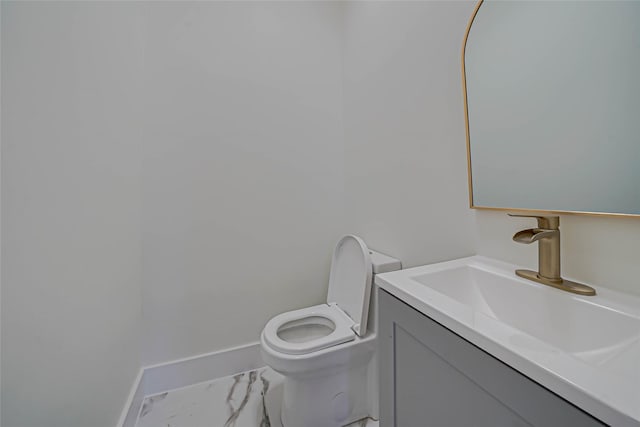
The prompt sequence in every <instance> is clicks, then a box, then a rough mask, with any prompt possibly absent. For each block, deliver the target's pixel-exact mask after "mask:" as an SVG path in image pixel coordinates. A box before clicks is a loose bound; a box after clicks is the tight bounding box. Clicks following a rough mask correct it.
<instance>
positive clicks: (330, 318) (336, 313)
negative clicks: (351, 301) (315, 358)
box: [263, 304, 356, 354]
mask: <svg viewBox="0 0 640 427" xmlns="http://www.w3.org/2000/svg"><path fill="white" fill-rule="evenodd" d="M318 318H320V319H318ZM292 324H293V325H292ZM316 324H321V325H323V326H329V325H331V326H332V327H333V330H331V331H330V332H329V333H328V334H327V335H324V336H320V337H318V338H315V339H310V340H307V341H304V342H295V341H288V340H285V339H283V338H281V337H280V335H279V333H281V332H282V331H283V327H285V328H284V329H285V330H286V329H287V328H286V326H287V325H292V326H290V327H291V328H299V327H302V328H304V327H305V326H313V325H316ZM353 325H354V322H353V320H351V319H350V318H349V317H348V316H347V315H346V314H345V313H344V312H343V311H342V310H341V309H340V308H339V307H338V306H337V305H335V304H332V305H328V304H320V305H316V306H313V307H307V308H303V309H300V310H294V311H289V312H286V313H282V314H279V315H277V316H275V317H274V318H272V319H271V320H269V322H267V324H266V326H265V327H264V331H263V334H264V335H263V336H264V341H265V343H266V344H267V345H268V346H269V347H270V348H272V349H273V350H276V351H279V352H281V353H285V354H307V353H312V352H314V351H318V350H322V349H323V348H327V347H333V346H335V345H338V344H342V343H345V342H349V341H353V340H354V339H355V337H356V334H355V332H354V331H353V330H352V327H353Z"/></svg>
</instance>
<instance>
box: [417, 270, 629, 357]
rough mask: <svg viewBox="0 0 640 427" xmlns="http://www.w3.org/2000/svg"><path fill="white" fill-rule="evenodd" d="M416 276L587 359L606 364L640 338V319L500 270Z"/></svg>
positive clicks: (467, 304) (473, 305)
mask: <svg viewBox="0 0 640 427" xmlns="http://www.w3.org/2000/svg"><path fill="white" fill-rule="evenodd" d="M411 279H413V280H415V281H416V282H418V283H420V284H422V285H424V286H428V287H429V288H431V289H433V290H435V291H436V292H439V293H441V294H444V295H446V296H448V297H449V298H452V299H454V300H455V301H457V302H459V303H461V304H464V305H466V306H468V307H470V308H471V309H472V310H474V311H476V312H479V313H482V314H485V315H487V316H490V317H493V318H494V319H496V320H499V321H501V322H504V323H505V324H507V325H509V326H511V327H513V328H515V329H517V330H519V331H522V332H525V333H527V334H529V335H531V336H533V337H535V338H537V339H539V340H541V341H544V342H546V343H548V344H550V345H552V346H554V347H557V348H558V349H560V350H563V351H565V352H567V353H571V354H572V355H574V356H576V357H579V358H581V359H583V360H585V361H587V362H591V363H597V364H603V363H606V362H607V361H609V360H611V359H612V358H614V357H615V356H616V355H618V354H620V353H621V352H624V351H625V350H626V349H628V348H630V347H632V346H633V345H634V344H636V343H637V342H638V341H639V340H640V319H638V318H637V317H634V316H632V315H629V314H627V313H624V312H621V311H620V310H616V309H612V308H611V307H607V306H604V305H602V304H599V303H597V302H593V301H590V300H589V298H590V297H582V298H580V297H574V296H573V295H571V294H567V293H563V291H556V290H554V289H547V287H543V286H540V285H538V284H535V283H533V282H531V283H528V282H526V281H525V282H523V281H522V280H521V279H519V278H516V277H515V276H514V277H509V276H507V275H502V274H500V273H499V272H496V271H495V270H494V271H487V270H485V269H481V268H478V267H473V266H462V267H457V268H451V269H446V270H441V271H438V272H434V273H427V274H418V275H415V276H411ZM639 363H640V362H639Z"/></svg>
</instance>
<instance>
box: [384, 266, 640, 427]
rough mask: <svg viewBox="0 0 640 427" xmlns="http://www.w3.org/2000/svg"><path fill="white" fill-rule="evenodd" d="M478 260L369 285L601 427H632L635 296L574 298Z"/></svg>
mask: <svg viewBox="0 0 640 427" xmlns="http://www.w3.org/2000/svg"><path fill="white" fill-rule="evenodd" d="M517 268H522V266H516V265H511V264H507V263H504V262H501V261H497V260H492V259H490V258H485V257H481V256H474V257H469V258H463V259H459V260H454V261H448V262H443V263H438V264H432V265H426V266H422V267H415V268H410V269H407V270H401V271H395V272H390V273H384V274H379V275H377V276H376V279H375V281H376V284H377V285H378V286H379V287H380V288H381V289H383V290H384V291H387V292H389V293H390V294H392V295H394V296H395V297H397V298H399V299H400V300H402V301H404V302H405V303H407V304H409V305H411V306H412V307H413V308H415V309H416V310H418V311H420V312H422V313H423V314H425V315H426V316H429V317H430V318H432V319H433V320H435V321H436V322H438V323H440V324H442V325H443V326H444V327H446V328H448V329H450V330H451V331H452V332H454V333H456V334H458V335H460V336H461V337H462V338H464V339H466V340H467V341H469V342H471V343H473V344H475V345H476V346H478V347H480V348H481V349H483V350H485V351H486V352H488V353H490V354H492V355H493V356H494V357H496V358H498V359H500V360H501V361H503V362H504V363H506V364H508V365H510V366H511V367H513V368H514V369H516V370H518V371H520V372H521V373H522V374H524V375H526V376H528V377H529V378H531V379H533V380H534V381H536V382H538V383H540V384H542V385H543V386H545V387H546V388H548V389H549V390H551V391H553V392H554V393H556V394H558V395H560V396H562V397H563V398H565V399H566V400H568V401H569V402H571V403H573V404H574V405H576V406H578V407H580V408H582V409H583V410H585V411H587V412H588V413H590V414H592V415H593V416H595V417H596V418H598V419H600V420H602V421H603V422H605V423H606V424H609V425H616V426H634V427H640V386H639V384H640V298H639V297H637V296H633V295H630V294H625V293H622V292H617V291H613V290H610V289H606V288H604V287H597V288H596V289H597V292H598V293H597V295H595V296H582V295H576V294H572V293H568V292H565V291H562V290H559V289H555V288H552V287H550V286H545V285H542V284H540V283H536V282H533V281H529V280H526V279H523V278H521V277H518V276H516V274H515V270H516V269H517Z"/></svg>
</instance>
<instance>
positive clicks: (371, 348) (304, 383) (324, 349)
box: [260, 235, 401, 427]
mask: <svg viewBox="0 0 640 427" xmlns="http://www.w3.org/2000/svg"><path fill="white" fill-rule="evenodd" d="M400 268H401V264H400V261H398V260H396V259H394V258H391V257H388V256H386V255H383V254H379V253H377V252H374V251H370V250H369V249H368V248H367V246H366V245H365V243H364V242H363V241H362V239H360V238H358V237H356V236H353V235H347V236H344V237H343V238H342V239H340V241H339V242H338V244H337V245H336V248H335V250H334V253H333V259H332V262H331V273H330V276H329V291H328V294H327V303H326V304H320V305H316V306H313V307H307V308H303V309H300V310H293V311H289V312H286V313H282V314H279V315H277V316H275V317H273V318H272V319H271V320H269V322H267V324H266V326H265V327H264V329H263V331H262V334H261V336H260V344H261V350H262V357H263V359H264V362H265V363H266V364H267V365H269V366H270V367H271V368H272V369H273V370H275V371H277V372H279V373H280V374H282V375H283V376H284V377H285V379H284V387H283V396H282V409H281V422H282V425H283V426H284V427H302V426H304V427H340V426H343V425H345V424H349V423H351V422H353V421H357V420H359V419H362V418H365V417H367V416H371V417H373V418H377V370H376V368H375V366H374V363H373V362H374V361H375V357H374V354H375V350H376V333H375V330H374V327H373V325H369V327H367V326H368V320H369V313H370V312H372V313H373V314H374V312H375V307H370V299H371V287H372V283H373V275H374V274H375V273H382V272H386V271H393V270H398V269H400Z"/></svg>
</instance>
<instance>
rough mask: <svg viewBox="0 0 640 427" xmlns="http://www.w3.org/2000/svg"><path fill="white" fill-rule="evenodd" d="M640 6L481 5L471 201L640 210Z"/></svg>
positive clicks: (471, 78)
mask: <svg viewBox="0 0 640 427" xmlns="http://www.w3.org/2000/svg"><path fill="white" fill-rule="evenodd" d="M639 22H640V2H638V1H632V2H623V1H595V2H582V1H579V2H551V1H517V2H506V1H488V0H485V1H484V2H482V1H481V2H480V3H479V4H478V5H477V7H476V10H475V11H474V15H473V16H472V18H471V21H470V22H469V26H468V28H467V37H466V38H465V45H464V46H463V58H462V62H463V86H465V110H466V113H467V121H466V124H467V143H468V154H469V175H470V177H469V184H470V199H471V200H470V201H471V207H473V208H480V209H482V208H490V209H510V210H527V211H538V210H541V211H546V212H549V211H551V212H555V213H590V214H620V215H640V25H639V24H638V23H639Z"/></svg>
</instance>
